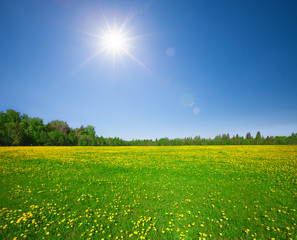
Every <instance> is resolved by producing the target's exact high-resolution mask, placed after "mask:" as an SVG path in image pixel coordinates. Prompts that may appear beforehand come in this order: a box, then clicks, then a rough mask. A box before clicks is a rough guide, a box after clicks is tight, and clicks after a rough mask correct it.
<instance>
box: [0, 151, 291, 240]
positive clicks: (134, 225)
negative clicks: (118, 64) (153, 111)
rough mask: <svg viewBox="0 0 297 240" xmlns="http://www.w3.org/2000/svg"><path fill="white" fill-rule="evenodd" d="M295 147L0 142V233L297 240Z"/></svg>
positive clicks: (9, 235) (2, 235)
mask: <svg viewBox="0 0 297 240" xmlns="http://www.w3.org/2000/svg"><path fill="white" fill-rule="evenodd" d="M296 209H297V146H207V147H202V146H188V147H1V148H0V239H130V238H131V239H297V226H296V224H297V212H296Z"/></svg>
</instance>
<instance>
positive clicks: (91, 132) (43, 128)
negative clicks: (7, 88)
mask: <svg viewBox="0 0 297 240" xmlns="http://www.w3.org/2000/svg"><path fill="white" fill-rule="evenodd" d="M272 144H278V145H284V144H297V134H296V133H292V135H290V136H288V137H286V136H276V137H274V136H270V137H269V136H267V137H266V138H264V137H263V136H262V135H261V133H260V131H258V132H257V134H256V137H255V138H253V137H252V135H251V133H250V132H248V133H247V134H246V136H245V138H244V137H241V136H239V135H238V134H236V135H235V136H234V135H233V137H232V138H231V137H230V135H229V133H223V134H219V135H217V136H216V137H215V138H214V139H211V138H201V137H200V136H196V137H194V138H192V137H186V138H176V139H169V138H167V137H164V138H160V139H155V140H151V139H144V140H139V139H136V140H131V141H124V140H122V139H120V138H118V137H114V138H104V137H103V136H100V137H98V136H97V135H96V131H95V127H94V126H91V125H88V126H86V127H84V126H83V125H82V126H81V127H80V128H71V127H69V126H68V124H67V122H65V121H60V120H54V121H51V122H49V123H47V124H44V122H43V120H42V119H41V118H38V117H33V118H31V117H29V116H28V115H26V114H20V113H19V112H17V111H15V110H12V109H9V110H7V111H6V112H2V111H1V112H0V146H179V145H272Z"/></svg>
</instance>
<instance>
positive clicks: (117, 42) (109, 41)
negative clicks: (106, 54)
mask: <svg viewBox="0 0 297 240" xmlns="http://www.w3.org/2000/svg"><path fill="white" fill-rule="evenodd" d="M103 45H104V47H105V48H107V49H109V50H112V51H115V52H120V51H125V50H126V51H127V48H128V46H127V39H126V38H125V36H124V35H123V34H121V33H117V32H112V33H108V34H106V36H104V37H103Z"/></svg>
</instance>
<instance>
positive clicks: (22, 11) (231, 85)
mask: <svg viewBox="0 0 297 240" xmlns="http://www.w3.org/2000/svg"><path fill="white" fill-rule="evenodd" d="M296 10H297V3H296V1H247V0H246V1H239V0H236V1H235V0H234V1H232V0H230V1H212V0H210V1H174V0H170V1H169V0H162V1H157V0H155V1H144V0H143V1H138V0H134V1H130V0H127V1H112V0H102V1H95V0H85V1H75V0H49V1H37V0H28V1H17V0H16V1H11V0H9V1H8V0H3V1H1V2H0V29H1V38H0V51H1V54H0V66H1V71H0V111H6V110H7V109H14V110H17V111H19V112H21V113H26V114H28V115H29V116H31V117H40V118H42V119H44V122H45V123H47V122H49V121H51V120H56V119H58V120H64V121H67V123H68V124H69V126H71V127H73V128H76V127H80V125H81V124H83V125H84V126H86V125H93V126H95V128H96V133H97V135H99V136H101V135H102V136H104V137H115V136H116V137H120V138H123V139H125V140H130V139H136V138H137V139H144V138H146V139H147V138H151V139H155V138H161V137H169V138H176V137H191V136H192V137H194V136H197V135H200V136H201V137H214V136H215V135H217V134H220V133H230V134H231V136H232V134H236V133H239V134H240V135H245V134H246V133H247V132H249V131H250V132H251V133H252V135H255V134H256V132H257V131H258V130H260V131H261V133H262V134H263V135H265V136H267V135H269V136H275V135H289V134H291V133H292V132H297V94H296V92H297V91H296V90H297V27H296V26H297V15H296ZM124 22H125V23H126V25H125V27H124V28H123V29H124V30H125V31H127V37H131V40H129V41H128V42H127V43H128V44H129V46H130V47H129V49H128V51H129V53H130V54H131V56H132V57H131V56H129V55H128V54H125V52H120V53H117V54H116V56H115V58H114V59H113V55H112V53H111V51H104V52H102V53H100V54H97V55H96V53H98V51H100V50H101V49H102V48H103V47H104V45H102V44H103V43H102V40H101V39H100V38H98V37H99V36H102V35H103V34H104V32H106V31H107V25H108V26H111V27H113V26H114V25H116V26H117V27H118V28H119V27H120V26H122V24H123V23H124ZM120 54H121V56H120ZM92 56H93V58H91V59H90V57H92ZM88 59H89V61H88ZM136 59H137V60H136ZM113 60H115V61H113Z"/></svg>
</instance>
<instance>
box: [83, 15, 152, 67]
mask: <svg viewBox="0 0 297 240" xmlns="http://www.w3.org/2000/svg"><path fill="white" fill-rule="evenodd" d="M102 16H103V20H104V21H102V22H103V24H102V25H100V26H99V29H98V32H96V33H94V32H84V31H81V32H82V33H84V34H87V35H89V36H91V37H94V38H95V39H96V42H97V46H96V48H97V50H96V51H95V52H94V54H93V55H92V56H90V57H89V58H88V59H86V60H85V61H84V62H83V63H82V64H81V65H80V67H79V68H81V67H83V66H84V65H86V64H88V63H89V62H90V61H92V60H93V59H94V58H96V57H97V56H98V55H102V54H105V55H106V56H110V57H111V60H112V68H113V73H114V72H115V68H116V65H117V64H116V63H117V62H118V60H121V61H122V62H123V63H124V62H125V57H128V58H130V59H132V60H133V61H134V62H135V63H137V64H139V65H140V66H141V67H142V68H144V69H145V70H146V71H148V72H151V71H150V70H149V69H148V68H147V67H146V66H145V64H144V63H143V62H142V61H140V60H139V58H138V57H136V56H137V55H136V53H135V51H137V50H139V49H140V48H139V40H140V39H143V38H146V37H147V36H149V35H150V34H144V35H135V33H134V34H133V32H134V31H133V29H134V27H133V26H132V28H131V27H130V28H129V22H131V19H130V18H129V16H128V17H126V18H125V19H123V20H122V21H121V22H120V24H117V22H116V21H114V22H113V23H112V22H109V21H108V20H107V19H106V18H105V16H104V14H103V15H102ZM104 23H105V25H104ZM138 53H139V52H138ZM138 55H139V54H138Z"/></svg>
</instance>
